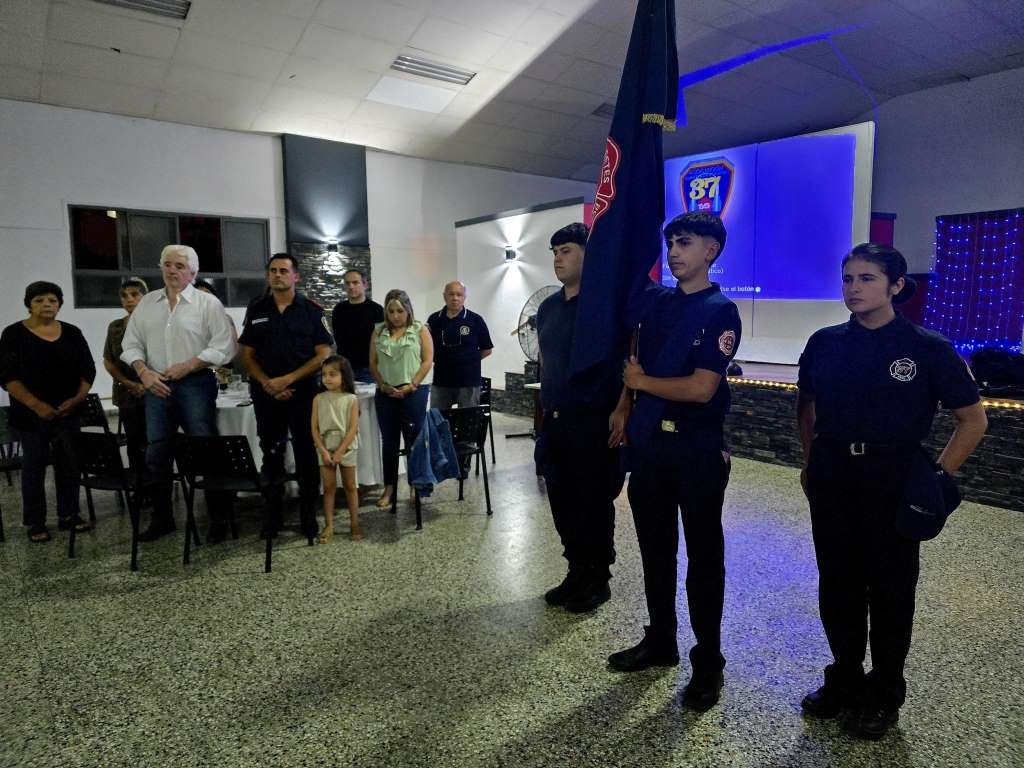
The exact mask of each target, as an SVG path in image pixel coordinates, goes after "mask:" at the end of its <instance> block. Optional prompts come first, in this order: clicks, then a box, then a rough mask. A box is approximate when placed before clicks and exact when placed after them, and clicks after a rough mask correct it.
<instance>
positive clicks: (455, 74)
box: [391, 54, 476, 85]
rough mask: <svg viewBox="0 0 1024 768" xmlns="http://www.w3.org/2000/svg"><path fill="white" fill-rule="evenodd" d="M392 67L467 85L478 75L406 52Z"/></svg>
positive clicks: (421, 75)
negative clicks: (408, 54)
mask: <svg viewBox="0 0 1024 768" xmlns="http://www.w3.org/2000/svg"><path fill="white" fill-rule="evenodd" d="M391 68H392V69H397V70H398V71H399V72H406V73H407V74H410V75H419V76H420V77H429V78H430V79H431V80H442V81H444V82H446V83H455V84H456V85H465V84H466V83H468V82H469V81H470V80H472V79H473V78H474V77H476V72H470V71H469V70H468V69H459V68H458V67H450V66H448V65H447V64H438V63H437V62H436V61H427V60H426V59H418V58H416V57H415V56H405V55H404V54H403V55H401V56H399V57H398V58H397V59H395V60H394V61H393V62H392V64H391Z"/></svg>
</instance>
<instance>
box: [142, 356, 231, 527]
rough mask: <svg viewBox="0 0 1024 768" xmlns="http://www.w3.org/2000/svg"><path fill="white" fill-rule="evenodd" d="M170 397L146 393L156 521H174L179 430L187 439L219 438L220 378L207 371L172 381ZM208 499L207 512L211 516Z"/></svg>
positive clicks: (148, 459)
mask: <svg viewBox="0 0 1024 768" xmlns="http://www.w3.org/2000/svg"><path fill="white" fill-rule="evenodd" d="M167 385H168V386H169V387H170V388H171V394H170V395H169V396H168V397H157V396H156V395H154V394H152V393H150V392H147V393H146V397H145V403H146V437H147V439H148V440H149V443H148V445H147V446H146V471H147V472H148V473H149V475H150V477H151V478H153V479H154V480H155V481H157V485H155V486H154V488H153V520H154V522H157V521H159V522H166V521H169V520H170V519H171V474H172V473H171V465H172V464H173V462H174V436H175V435H176V434H177V433H178V429H179V427H180V428H181V429H182V430H184V432H185V434H186V435H216V434H217V377H216V376H214V374H213V371H210V370H204V371H199V372H197V373H193V374H190V375H188V376H186V377H185V378H184V379H181V380H180V381H169V382H167ZM210 502H211V499H210V497H209V495H207V497H206V505H207V510H208V511H211V512H212V507H211V503H210Z"/></svg>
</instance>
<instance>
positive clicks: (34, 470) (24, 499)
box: [16, 416, 80, 528]
mask: <svg viewBox="0 0 1024 768" xmlns="http://www.w3.org/2000/svg"><path fill="white" fill-rule="evenodd" d="M78 428H79V425H78V417H77V416H65V417H64V418H58V419H52V420H51V421H44V420H43V419H35V424H34V425H33V428H32V429H19V430H16V433H17V436H18V439H19V440H20V441H21V453H22V457H21V512H22V521H23V522H24V523H25V525H27V526H29V527H30V528H41V527H44V526H45V525H46V486H45V483H46V465H47V464H49V463H50V461H51V460H52V461H53V482H54V486H55V487H56V491H57V517H59V518H65V517H72V518H73V517H78V513H79V511H80V508H79V505H78V470H77V467H76V464H75V452H74V442H73V441H74V438H75V433H76V432H78Z"/></svg>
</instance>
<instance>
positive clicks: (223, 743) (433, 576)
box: [0, 414, 1024, 768]
mask: <svg viewBox="0 0 1024 768" xmlns="http://www.w3.org/2000/svg"><path fill="white" fill-rule="evenodd" d="M525 426H526V424H525V420H521V419H516V418H513V417H506V416H503V415H501V414H496V417H495V427H496V431H497V432H498V439H497V449H498V463H497V465H496V466H495V467H494V468H493V474H492V485H491V490H492V498H493V502H494V516H493V517H492V518H490V519H488V518H487V516H486V515H485V514H484V511H483V509H484V507H483V487H482V482H481V481H480V480H471V481H469V482H468V483H467V500H466V501H465V502H462V503H460V502H458V501H456V500H455V499H456V489H455V487H454V485H453V484H452V483H447V484H445V485H443V486H441V487H440V488H439V489H438V491H437V492H436V495H435V497H433V498H432V499H431V500H429V502H428V503H427V504H426V505H425V507H424V516H425V518H424V519H425V527H424V530H423V531H416V530H415V529H414V519H413V513H412V510H411V507H410V506H409V505H408V504H407V503H403V504H401V505H400V507H399V513H398V515H397V517H392V515H391V514H390V513H389V512H387V511H379V510H376V509H375V508H373V507H372V504H371V505H368V506H366V507H364V509H363V525H364V529H365V532H366V534H367V536H366V539H365V540H364V541H362V542H351V541H349V540H348V539H347V538H346V537H345V536H339V537H336V538H335V540H334V541H333V542H332V543H330V544H328V545H322V546H316V547H314V548H308V547H306V546H305V541H304V540H303V539H301V538H300V537H299V536H298V534H297V533H292V532H289V533H286V534H284V535H283V536H282V538H281V539H280V540H279V544H278V548H277V550H276V554H275V560H274V571H273V573H272V574H269V575H267V574H264V573H263V572H262V549H261V542H259V540H258V539H257V538H256V530H257V528H258V519H257V508H256V506H255V504H242V505H241V507H240V510H239V515H240V518H241V522H242V538H241V540H240V541H237V542H228V543H227V544H224V545H220V546H214V547H211V546H206V545H203V546H202V547H201V548H200V549H199V552H198V554H197V555H196V556H195V557H194V559H193V563H192V565H191V566H190V567H187V568H186V567H183V566H182V564H181V542H182V539H181V534H180V533H179V534H178V535H177V536H175V537H170V538H167V539H164V540H162V541H160V542H158V543H156V544H151V545H148V546H146V545H144V546H143V548H142V551H141V556H140V566H141V570H140V571H139V572H137V573H130V572H129V570H128V542H129V536H130V533H129V524H128V520H127V517H126V516H124V515H122V514H121V513H120V512H119V510H118V508H117V506H116V505H115V503H114V501H113V498H112V496H110V495H107V494H100V495H99V496H98V502H99V503H98V510H97V511H98V515H99V526H98V529H97V530H96V531H95V532H93V533H91V534H86V535H84V536H81V537H80V539H79V554H78V557H77V558H76V559H75V560H68V559H67V558H66V551H65V547H64V546H63V545H64V543H65V542H66V539H65V536H66V535H65V534H60V535H59V536H57V537H56V538H55V541H54V542H51V543H50V544H48V545H45V546H38V545H29V543H28V542H27V540H26V537H25V535H24V531H23V529H22V528H20V526H19V525H18V523H19V522H20V509H19V497H18V488H17V484H15V487H13V488H8V487H7V486H6V484H5V483H3V481H2V480H0V483H2V487H0V504H2V507H3V512H4V522H5V525H6V529H7V542H6V543H4V544H0V766H4V767H6V766H60V767H61V768H65V767H66V768H72V767H73V766H104V767H107V766H142V767H148V766H331V765H338V766H389V767H390V766H394V767H396V768H397V767H399V766H460V767H461V766H652V767H654V766H772V767H774V766H778V767H779V768H782V767H788V766H985V767H986V768H989V767H994V766H1015V767H1016V768H1020V766H1022V765H1024V691H1022V680H1024V612H1022V598H1021V595H1022V594H1024V516H1021V514H1020V513H1014V512H1008V511H1004V510H1000V509H994V508H990V507H984V506H980V505H976V504H965V505H964V506H963V508H962V509H961V510H960V511H958V512H957V514H956V515H955V516H954V517H953V518H952V520H951V521H950V524H949V526H948V528H947V530H946V531H945V532H944V533H943V534H942V536H941V537H940V538H939V539H938V540H936V541H934V542H931V543H928V544H926V545H925V546H924V550H923V558H922V575H921V585H920V589H919V593H918V606H919V607H918V613H917V623H916V626H915V637H914V645H913V648H912V650H911V656H910V660H909V664H908V671H907V677H908V680H909V689H910V690H909V696H908V700H907V704H906V706H905V707H904V709H903V712H902V717H901V720H900V723H899V727H898V728H897V729H895V730H894V731H893V732H891V733H890V734H889V735H888V736H887V737H886V738H885V739H884V740H883V741H881V742H879V743H866V742H860V741H854V740H851V739H850V738H848V737H847V736H846V735H845V733H844V731H843V730H842V728H841V727H840V725H839V724H838V723H836V722H815V721H809V720H805V719H804V718H803V717H802V716H801V714H800V708H799V701H800V698H801V696H802V695H803V694H804V693H805V692H806V691H807V690H810V689H812V688H814V687H817V685H818V684H819V675H820V670H821V667H822V666H823V665H824V664H825V663H826V662H827V660H828V654H827V647H826V645H825V641H824V638H823V636H822V633H821V629H820V625H819V623H818V614H817V608H816V602H815V590H816V571H815V566H814V557H813V551H812V548H811V539H810V529H809V523H808V520H807V513H806V507H805V503H804V501H803V498H802V496H801V495H800V492H799V487H798V482H797V474H796V471H795V470H793V469H789V468H784V467H777V466H771V465H767V464H761V463H757V462H752V461H744V460H736V461H735V465H734V468H733V473H732V481H731V485H730V487H729V491H728V495H727V500H726V511H725V526H726V546H727V570H728V577H727V578H728V582H727V597H726V608H725V620H724V627H723V639H724V640H723V642H724V649H723V650H724V653H725V655H726V656H727V658H728V659H729V662H728V666H727V668H726V687H725V689H724V693H723V696H722V700H721V702H720V704H719V705H718V706H717V707H715V708H714V709H712V710H711V711H709V712H707V713H706V714H704V715H702V716H698V715H694V714H691V713H689V712H687V711H685V710H683V709H681V708H680V706H679V703H678V698H677V694H678V691H679V690H680V689H681V687H682V685H683V684H685V682H686V680H687V679H688V677H689V669H688V665H687V662H686V661H685V650H686V649H687V648H688V646H689V643H690V636H689V626H688V624H687V622H686V618H685V617H686V613H685V594H684V593H683V590H682V585H681V587H680V601H681V604H680V647H681V650H683V651H684V661H683V662H682V664H681V665H680V667H679V668H678V669H668V670H664V669H659V670H649V671H646V672H642V673H638V674H633V675H621V674H615V673H612V672H610V671H608V670H607V669H606V667H605V657H606V656H607V654H608V653H610V652H612V651H615V650H619V649H620V648H622V647H625V646H626V645H631V644H632V643H633V642H634V641H635V640H636V639H637V638H638V636H639V633H640V627H641V626H642V625H643V623H644V621H645V619H646V612H645V609H644V603H643V591H642V583H641V571H640V564H639V555H638V551H637V546H636V539H635V536H634V534H633V525H632V521H631V519H630V514H629V508H628V505H627V503H626V499H625V494H623V495H622V497H621V498H620V499H619V502H618V504H617V509H618V518H617V526H618V527H617V530H616V544H617V547H618V552H619V559H618V563H617V565H616V566H615V568H614V573H615V576H614V579H613V581H612V590H613V594H612V599H611V601H610V602H609V603H607V604H605V605H604V606H602V607H601V608H600V609H598V610H597V611H596V612H595V613H593V614H590V615H586V616H572V615H569V614H567V613H565V612H563V611H561V610H558V609H553V608H549V607H547V606H546V605H545V604H544V602H543V600H542V599H541V595H542V593H543V592H544V590H545V589H546V588H548V587H550V586H551V585H553V584H555V583H557V582H558V581H559V580H560V579H561V577H562V575H563V563H562V560H561V557H560V550H559V547H558V545H557V541H556V535H555V532H554V528H553V526H552V523H551V519H550V514H549V512H548V508H547V503H546V500H545V498H544V492H543V487H542V485H541V484H540V483H539V482H538V480H537V478H535V476H534V473H533V465H532V461H531V451H532V443H531V442H530V441H529V440H506V439H504V437H503V434H504V433H506V432H521V431H523V429H524V427H525ZM51 495H52V489H51ZM178 518H179V527H180V521H181V519H182V515H181V514H180V513H179V516H178ZM337 520H338V530H339V533H340V532H341V531H342V529H344V528H345V527H346V526H347V514H346V513H345V511H344V510H339V515H338V518H337Z"/></svg>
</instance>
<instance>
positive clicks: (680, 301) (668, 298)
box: [608, 213, 741, 711]
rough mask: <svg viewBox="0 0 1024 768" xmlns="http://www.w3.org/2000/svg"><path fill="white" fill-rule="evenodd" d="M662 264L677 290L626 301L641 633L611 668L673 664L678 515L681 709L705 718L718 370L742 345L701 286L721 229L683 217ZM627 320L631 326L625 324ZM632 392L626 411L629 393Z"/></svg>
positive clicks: (714, 596)
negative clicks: (683, 624)
mask: <svg viewBox="0 0 1024 768" xmlns="http://www.w3.org/2000/svg"><path fill="white" fill-rule="evenodd" d="M664 234H665V244H666V245H667V246H668V264H669V268H670V269H671V270H672V274H673V275H674V276H675V278H676V280H677V281H678V283H677V288H676V289H675V290H673V289H670V288H666V287H664V286H661V285H657V284H655V283H649V284H648V285H647V287H646V288H645V289H643V290H642V291H639V292H637V294H636V295H634V296H632V297H631V298H630V305H629V307H630V309H629V314H630V315H635V319H639V320H640V321H641V327H640V330H639V332H638V334H637V349H636V355H635V356H632V357H631V358H630V361H629V362H628V363H627V364H626V367H625V371H624V374H623V381H624V383H625V385H626V388H625V389H623V391H622V398H621V399H620V402H619V406H618V407H617V408H616V413H615V418H614V423H615V425H616V429H614V430H613V436H614V433H617V432H618V425H620V424H622V423H623V421H625V420H626V419H627V417H628V425H627V433H626V434H627V437H628V441H629V448H628V451H629V468H630V469H631V474H630V478H629V489H628V493H629V503H630V506H631V507H632V509H633V520H634V522H635V526H636V535H637V539H638V541H639V544H640V556H641V559H642V561H643V569H644V590H645V593H646V596H647V611H648V614H649V615H650V621H651V623H650V626H648V627H646V629H645V636H644V639H643V640H642V641H641V642H640V643H639V644H638V645H636V646H634V647H632V648H628V649H626V650H624V651H619V652H618V653H614V654H612V655H611V656H610V657H609V658H608V663H609V665H610V666H611V667H612V668H613V669H616V670H619V671H623V672H631V671H634V670H639V669H645V668H647V667H651V666H670V665H674V664H677V663H678V662H679V652H678V649H677V646H676V550H677V549H678V546H679V534H678V522H677V517H676V516H677V510H679V511H681V512H682V519H683V535H684V537H685V539H686V557H687V569H686V597H687V604H688V606H689V612H690V624H691V626H692V628H693V632H694V635H696V639H697V643H696V645H695V646H694V647H693V648H692V649H691V650H690V663H691V667H692V676H691V678H690V682H689V684H688V685H687V686H686V688H685V690H684V691H683V705H684V706H686V707H688V708H691V709H696V710H698V711H704V710H707V709H710V708H711V707H712V706H714V704H715V703H716V702H717V701H718V697H719V693H720V691H721V687H722V679H723V678H722V669H723V668H724V666H725V658H724V657H723V656H722V651H721V623H722V604H723V601H724V595H725V542H724V537H723V534H722V501H723V498H724V495H725V487H726V485H727V484H728V482H729V454H728V452H727V448H726V443H725V437H724V434H723V422H724V420H725V414H726V413H727V412H728V410H729V402H730V396H729V386H728V384H727V383H726V381H725V371H726V368H727V367H728V365H729V362H730V361H731V360H732V358H733V356H734V355H735V353H736V349H737V347H738V346H739V342H740V330H741V329H740V319H739V313H738V311H737V309H736V305H735V304H733V303H732V302H731V301H729V300H728V299H727V298H725V297H724V296H723V295H722V293H721V291H720V290H719V287H718V286H717V285H716V284H714V283H712V282H711V281H710V280H709V279H708V271H709V269H710V268H711V265H712V264H713V263H714V261H715V259H717V258H718V257H719V255H720V254H721V252H722V249H723V248H724V247H725V237H726V233H725V227H724V226H723V224H722V221H721V219H719V218H718V217H717V216H713V215H710V214H705V213H686V214H683V215H681V216H677V217H676V218H674V219H672V221H670V222H669V223H668V225H667V226H666V227H665V230H664ZM631 319H633V318H631ZM631 391H632V392H635V393H636V402H635V404H631V402H630V401H631V395H630V392H631Z"/></svg>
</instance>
